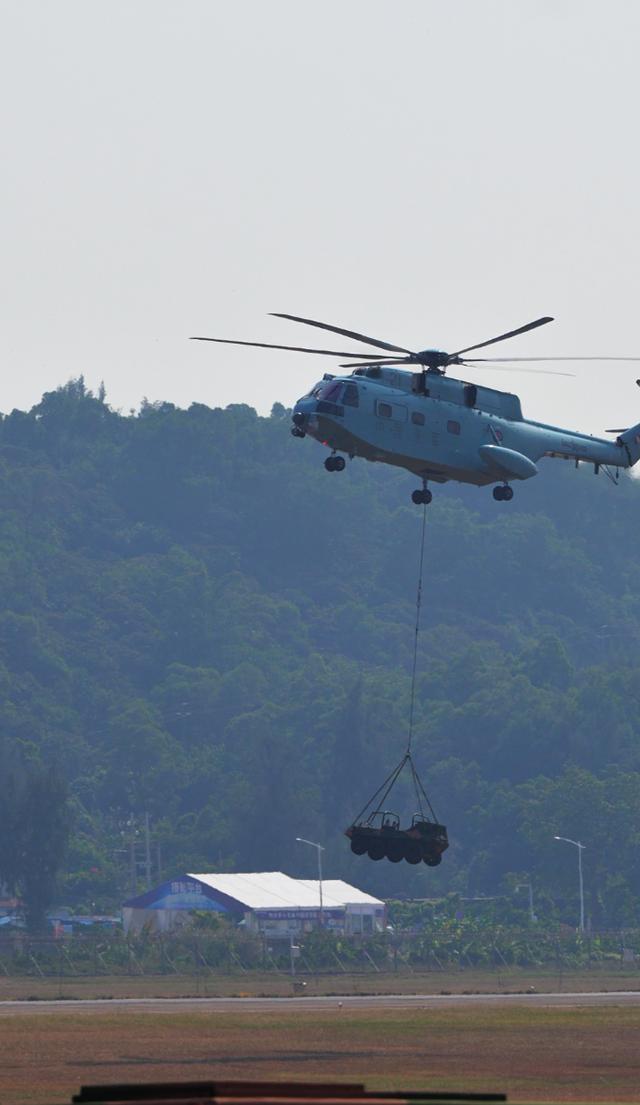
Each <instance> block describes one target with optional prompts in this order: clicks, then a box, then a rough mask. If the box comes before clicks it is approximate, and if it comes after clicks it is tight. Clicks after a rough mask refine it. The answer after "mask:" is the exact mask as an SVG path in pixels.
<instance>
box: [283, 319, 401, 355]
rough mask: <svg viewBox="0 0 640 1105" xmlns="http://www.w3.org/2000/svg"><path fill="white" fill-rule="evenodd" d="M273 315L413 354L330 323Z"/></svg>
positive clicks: (384, 347) (394, 351) (397, 346)
mask: <svg viewBox="0 0 640 1105" xmlns="http://www.w3.org/2000/svg"><path fill="white" fill-rule="evenodd" d="M271 315H272V317H273V318H288V319H289V321H290V322H303V323H304V324H305V326H317V327H319V329H320V330H330V331H331V333H332V334H341V335H342V337H343V338H353V339H354V341H363V342H365V343H366V344H367V345H375V346H376V347H377V348H378V349H388V350H389V351H390V352H391V353H411V350H410V349H403V347H402V346H401V345H390V344H389V342H388V341H380V340H379V339H378V338H368V337H367V335H366V334H359V333H358V332H357V331H356V330H343V329H342V328H341V327H340V326H329V323H328V322H316V321H315V319H312V318H299V317H298V315H284V314H282V313H281V312H280V311H271ZM360 355H361V356H362V354H360Z"/></svg>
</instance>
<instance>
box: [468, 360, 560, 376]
mask: <svg viewBox="0 0 640 1105" xmlns="http://www.w3.org/2000/svg"><path fill="white" fill-rule="evenodd" d="M461 363H462V364H463V365H467V366H468V367H469V368H479V369H481V370H482V371H487V370H488V371H489V372H529V373H534V374H535V375H536V376H575V372H556V370H555V369H553V368H508V367H507V366H506V365H494V364H493V363H492V362H490V361H488V362H486V363H484V364H479V363H478V359H476V360H475V361H467V360H464V361H462V362H461Z"/></svg>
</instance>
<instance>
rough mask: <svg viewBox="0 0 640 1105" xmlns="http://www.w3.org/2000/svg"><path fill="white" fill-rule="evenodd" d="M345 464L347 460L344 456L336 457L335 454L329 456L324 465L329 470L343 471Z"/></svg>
mask: <svg viewBox="0 0 640 1105" xmlns="http://www.w3.org/2000/svg"><path fill="white" fill-rule="evenodd" d="M345 464H346V461H345V459H344V457H334V456H331V457H327V459H326V460H325V462H324V466H325V468H326V470H327V472H342V471H344V466H345Z"/></svg>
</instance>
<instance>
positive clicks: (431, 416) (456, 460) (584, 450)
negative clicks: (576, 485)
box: [192, 312, 640, 505]
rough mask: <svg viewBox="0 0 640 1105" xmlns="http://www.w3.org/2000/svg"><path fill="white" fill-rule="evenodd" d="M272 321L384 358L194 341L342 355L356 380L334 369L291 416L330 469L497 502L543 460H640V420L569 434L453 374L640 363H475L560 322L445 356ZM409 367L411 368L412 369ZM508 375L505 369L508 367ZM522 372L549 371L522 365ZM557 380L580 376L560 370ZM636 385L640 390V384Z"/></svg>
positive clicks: (505, 395) (627, 463)
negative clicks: (387, 474)
mask: <svg viewBox="0 0 640 1105" xmlns="http://www.w3.org/2000/svg"><path fill="white" fill-rule="evenodd" d="M273 317H275V318H283V319H288V320H289V321H290V322H298V323H303V324H304V325H306V326H314V327H317V328H319V329H321V330H327V331H329V332H330V333H333V334H339V335H341V336H342V337H347V338H351V339H352V340H354V341H357V342H362V343H364V344H366V345H369V346H370V347H373V349H376V350H377V349H381V350H384V352H383V353H377V352H370V351H369V350H367V351H364V352H361V353H358V352H344V351H337V350H334V349H317V348H308V347H305V346H292V345H273V344H271V343H267V342H252V341H236V340H232V339H230V338H209V337H195V338H193V339H192V340H194V341H213V342H220V343H223V344H226V345H246V346H254V347H257V348H261V349H282V350H288V351H292V352H297V353H313V354H320V355H322V356H325V357H339V358H340V359H341V360H346V362H347V363H345V364H341V365H340V366H339V367H340V368H341V369H350V372H349V373H348V374H344V375H337V374H335V373H328V372H327V373H325V374H324V376H323V377H322V379H321V380H320V381H318V382H317V383H315V384H314V385H313V387H312V388H311V389H310V390H309V391H308V392H307V393H306V395H304V396H302V398H300V399H299V400H298V401H297V403H296V404H295V406H294V408H293V411H292V421H293V426H292V428H291V433H292V434H293V435H294V437H296V438H304V437H306V436H307V435H308V436H309V437H312V438H314V439H315V440H316V441H318V442H320V443H321V444H322V445H324V446H325V447H328V448H329V449H330V450H331V452H330V454H329V456H327V457H326V459H325V461H324V466H325V468H326V470H327V471H328V472H342V471H343V470H344V468H345V466H346V460H345V455H343V454H346V456H347V457H349V458H350V459H351V460H353V459H354V458H355V457H362V458H364V459H365V460H369V461H377V462H381V463H383V464H392V465H395V466H396V467H400V468H405V469H407V470H408V471H409V472H411V473H413V475H415V476H417V477H418V478H419V479H420V481H421V486H420V487H419V488H416V489H415V490H414V491H413V492H412V495H411V498H412V500H413V502H414V503H416V504H419V503H422V504H424V505H427V504H428V503H430V502H431V501H432V497H433V496H432V492H431V490H430V488H429V486H428V484H429V483H430V482H432V483H437V484H442V483H446V482H447V481H449V480H453V481H457V482H458V483H467V484H473V485H475V486H477V487H484V486H487V485H489V484H494V485H495V486H494V487H493V497H494V499H496V500H497V501H498V502H509V501H510V500H511V499H512V498H513V488H512V486H511V484H512V483H513V482H514V481H516V480H528V479H531V478H532V477H533V476H535V475H537V472H538V461H539V460H541V458H542V457H557V458H561V459H565V460H573V461H575V464H576V467H577V466H578V465H579V464H580V463H581V462H586V463H589V464H593V467H594V471H595V473H596V475H597V473H598V472H599V470H600V469H601V468H602V469H603V470H604V471H605V472H606V473H607V475H608V476H609V477H610V478H611V479H612V481H613V482H614V483H617V481H618V476H619V470H620V469H621V468H631V467H632V466H633V465H634V464H636V463H637V461H638V460H639V459H640V423H638V424H637V425H635V426H632V427H630V428H626V429H614V430H607V431H605V432H606V433H611V434H616V435H617V437H616V439H615V441H608V440H607V439H606V438H599V437H594V436H592V435H590V434H585V433H580V432H577V431H573V430H564V429H561V428H560V427H557V426H549V425H546V424H545V423H542V422H533V421H531V420H530V419H526V418H524V417H523V414H522V408H521V405H520V400H519V398H518V396H517V395H513V394H511V393H510V392H504V391H497V390H495V389H493V388H489V387H483V386H481V385H478V384H475V383H469V382H467V381H465V380H462V379H456V378H454V377H452V376H448V375H447V370H448V369H449V368H450V367H452V366H456V367H457V366H462V367H465V368H466V367H469V368H472V369H476V368H482V367H485V366H486V367H493V366H494V365H496V366H499V365H500V364H501V363H502V364H503V365H504V364H505V363H508V364H509V365H512V364H513V363H514V362H517V363H520V362H536V361H537V362H540V361H584V360H593V361H640V357H577V356H576V357H468V356H467V354H468V353H472V352H475V351H476V350H479V349H484V348H486V347H487V346H490V345H495V344H496V343H498V342H502V341H506V340H507V339H508V338H514V337H516V336H517V335H519V334H524V333H527V332H528V331H530V330H535V329H537V328H538V327H540V326H545V325H546V324H547V323H549V322H553V321H554V320H553V318H552V317H551V316H548V315H545V316H544V317H542V318H538V319H534V321H533V322H529V323H527V324H526V325H524V326H519V327H518V328H517V329H515V330H509V331H507V332H506V333H503V334H499V335H498V336H497V337H494V338H489V339H488V340H487V341H483V342H479V343H477V344H475V345H470V346H466V347H465V348H464V349H458V350H457V351H456V352H454V353H446V352H444V351H443V350H439V349H423V350H421V351H419V352H415V351H412V350H410V349H406V348H404V347H403V346H400V345H394V344H392V343H390V342H386V341H380V340H379V339H378V338H371V337H367V336H366V335H365V334H361V333H359V332H357V331H355V330H346V329H344V328H342V327H339V326H331V325H329V324H328V323H325V322H318V321H316V320H315V319H309V318H301V317H299V316H298V315H290V314H283V313H280V312H273ZM402 366H408V369H409V370H408V371H407V369H406V368H403V367H402ZM507 370H508V369H506V368H504V367H503V368H502V371H507ZM517 371H524V372H527V371H529V372H530V371H542V372H545V371H547V372H548V371H549V370H545V369H537V370H536V369H527V368H524V369H520V368H518V369H517ZM553 374H555V375H564V376H567V375H572V373H566V372H560V373H558V372H554V373H553ZM636 383H637V384H638V385H639V386H640V380H637V381H636Z"/></svg>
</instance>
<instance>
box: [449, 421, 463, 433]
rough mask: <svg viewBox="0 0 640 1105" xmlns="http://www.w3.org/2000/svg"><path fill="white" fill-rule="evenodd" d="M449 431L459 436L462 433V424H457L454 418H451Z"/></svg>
mask: <svg viewBox="0 0 640 1105" xmlns="http://www.w3.org/2000/svg"><path fill="white" fill-rule="evenodd" d="M447 430H448V431H449V433H450V434H459V433H460V423H459V422H456V421H455V420H454V419H453V418H450V419H449V421H448V422H447Z"/></svg>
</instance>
